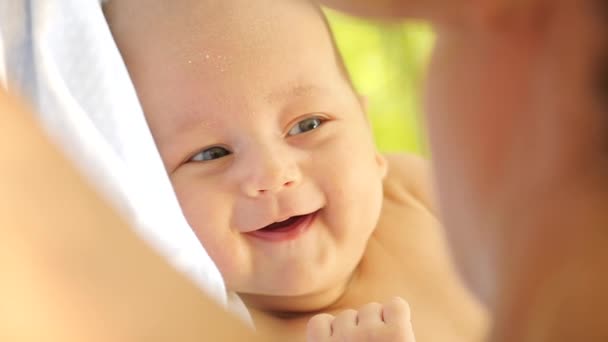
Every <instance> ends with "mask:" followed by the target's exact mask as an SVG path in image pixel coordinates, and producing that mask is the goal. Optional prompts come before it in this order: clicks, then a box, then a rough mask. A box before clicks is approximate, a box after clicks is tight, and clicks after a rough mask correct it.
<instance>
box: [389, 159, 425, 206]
mask: <svg viewBox="0 0 608 342" xmlns="http://www.w3.org/2000/svg"><path fill="white" fill-rule="evenodd" d="M384 157H385V158H386V161H387V164H388V172H387V175H386V178H385V180H384V192H385V197H387V198H388V199H389V200H390V199H392V200H396V201H404V200H405V201H407V202H409V201H411V200H414V201H416V202H419V204H421V205H422V206H424V208H425V209H427V210H428V211H429V212H431V213H432V214H435V204H434V203H435V200H434V191H433V182H432V175H431V168H430V163H429V161H428V160H426V159H424V158H423V157H420V156H418V155H414V154H409V153H394V154H387V155H385V156H384Z"/></svg>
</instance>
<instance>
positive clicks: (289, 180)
mask: <svg viewBox="0 0 608 342" xmlns="http://www.w3.org/2000/svg"><path fill="white" fill-rule="evenodd" d="M245 167H246V168H248V169H249V170H248V171H247V177H245V179H244V180H243V191H244V192H245V194H246V195H247V196H249V197H258V196H264V195H270V194H276V193H278V192H281V191H283V190H285V189H287V188H290V187H294V186H295V185H297V184H298V183H299V182H300V180H301V173H300V171H299V168H298V166H297V163H296V162H295V161H292V160H290V159H289V158H280V157H273V158H269V159H265V160H264V161H260V160H258V161H257V162H256V163H255V165H245Z"/></svg>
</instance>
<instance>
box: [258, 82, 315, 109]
mask: <svg viewBox="0 0 608 342" xmlns="http://www.w3.org/2000/svg"><path fill="white" fill-rule="evenodd" d="M323 92H324V90H323V89H321V88H320V87H318V86H316V85H313V84H292V85H289V86H287V87H284V88H282V89H281V90H277V91H274V92H271V93H270V94H268V95H266V96H265V97H264V99H265V100H266V102H268V103H270V104H274V103H276V102H286V101H287V100H288V99H292V98H301V97H310V96H312V95H315V94H319V93H323Z"/></svg>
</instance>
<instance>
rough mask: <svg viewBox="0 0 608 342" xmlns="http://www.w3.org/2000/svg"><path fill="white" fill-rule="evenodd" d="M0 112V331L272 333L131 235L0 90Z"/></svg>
mask: <svg viewBox="0 0 608 342" xmlns="http://www.w3.org/2000/svg"><path fill="white" fill-rule="evenodd" d="M0 113H1V115H0V130H1V131H2V134H0V155H2V158H0V189H2V196H0V235H1V236H2V238H1V239H0V269H2V272H1V273H0V282H1V283H2V286H1V287H0V302H2V305H1V306H0V339H1V340H3V341H42V340H44V341H168V340H179V341H207V340H212V341H260V342H262V341H272V340H273V339H272V335H265V334H264V332H263V331H260V332H259V334H255V333H254V332H253V331H251V330H250V329H248V328H247V327H246V326H245V325H244V324H243V323H242V322H240V321H239V320H238V319H236V318H235V317H233V316H232V315H231V314H229V313H227V312H226V311H224V310H223V309H221V308H220V307H219V305H217V304H216V303H215V302H214V301H213V300H211V299H210V298H209V297H207V296H206V295H205V294H203V293H201V292H200V290H199V289H198V288H196V286H194V285H193V284H192V283H191V282H190V281H188V280H187V279H185V277H184V276H182V275H181V274H178V272H176V271H175V270H174V269H173V268H171V267H170V266H169V265H168V264H167V263H166V262H165V261H164V260H163V259H162V258H161V257H160V256H159V255H157V254H156V253H154V252H153V251H152V250H151V248H149V247H148V246H147V245H145V244H144V243H143V241H141V240H140V239H139V238H138V237H136V236H135V234H134V232H133V230H131V229H130V228H129V227H128V225H127V224H126V222H125V221H124V220H123V219H122V218H121V217H120V216H119V215H118V214H117V212H116V211H115V210H114V209H113V208H111V207H110V206H109V205H108V204H107V203H105V201H103V200H102V199H101V197H100V196H99V195H98V194H97V193H96V192H95V191H94V190H93V189H92V187H91V186H90V185H89V184H87V182H86V181H85V180H84V179H83V178H82V177H81V176H80V175H79V173H78V172H77V171H76V169H75V168H74V167H73V166H72V165H71V164H70V163H69V162H68V161H67V159H65V158H64V156H63V155H62V154H61V152H60V151H59V150H58V149H57V148H56V146H55V145H54V144H53V143H51V142H50V141H49V139H48V138H47V137H46V136H45V135H44V134H43V132H42V130H41V129H40V127H39V126H38V124H37V123H36V121H35V119H34V117H33V115H31V113H30V112H29V111H28V110H27V109H25V108H24V106H22V105H20V104H19V102H18V101H16V100H15V99H12V98H11V97H10V96H8V95H7V94H6V93H5V92H4V91H3V90H1V89H0ZM41 165H44V168H41V167H40V166H41Z"/></svg>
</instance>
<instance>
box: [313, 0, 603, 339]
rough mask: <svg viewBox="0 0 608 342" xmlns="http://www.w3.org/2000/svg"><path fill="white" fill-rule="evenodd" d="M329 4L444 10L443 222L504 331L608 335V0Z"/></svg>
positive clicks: (437, 63)
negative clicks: (607, 320)
mask: <svg viewBox="0 0 608 342" xmlns="http://www.w3.org/2000/svg"><path fill="white" fill-rule="evenodd" d="M324 2H325V3H327V4H328V5H331V6H335V7H336V8H339V9H343V10H346V11H348V12H351V13H354V14H358V15H372V16H374V17H380V18H392V19H395V18H406V17H414V18H422V19H429V18H430V19H431V20H433V21H434V24H435V28H436V31H437V35H438V39H437V45H436V48H435V51H434V57H433V59H432V62H431V66H430V72H429V75H428V80H427V96H426V114H427V121H428V126H429V136H430V141H431V148H432V155H433V159H434V171H435V175H436V181H437V183H438V189H439V199H440V208H441V215H442V221H443V222H444V224H445V226H446V229H447V233H448V238H449V240H450V243H451V247H452V251H453V255H454V257H455V259H456V262H457V265H458V266H459V269H460V271H461V273H462V275H463V276H464V278H465V279H466V281H467V283H468V284H469V286H470V287H471V288H472V289H473V290H474V292H475V293H476V294H477V295H478V296H479V297H480V298H482V299H483V300H484V301H485V302H486V303H487V304H488V305H489V307H490V308H491V309H492V311H493V312H494V317H495V319H496V324H495V327H494V330H493V335H492V340H493V341H545V340H546V341H572V340H577V341H583V340H584V341H600V340H602V341H603V340H606V339H608V330H607V329H606V328H605V327H604V324H603V322H602V321H601V319H600V317H603V314H602V311H603V310H604V308H605V307H606V304H607V303H606V302H607V299H608V298H607V295H606V291H605V288H606V285H607V282H608V277H607V276H606V273H605V272H604V271H603V269H605V267H606V265H607V261H608V258H607V252H606V251H607V250H608V249H606V246H607V245H606V242H607V236H606V227H608V215H607V214H606V213H607V212H608V211H607V209H608V191H607V190H608V182H607V181H606V179H607V177H606V176H607V171H608V169H607V166H608V164H607V158H606V157H607V154H606V153H607V150H606V146H607V142H608V126H607V125H606V123H607V121H606V120H607V118H608V117H607V115H608V110H607V108H606V106H605V105H606V65H607V64H608V59H607V58H606V53H605V51H606V47H607V46H608V44H607V43H608V27H607V26H606V24H605V23H606V21H605V19H606V16H605V14H606V8H607V6H606V1H597V0H583V1H571V0H557V1H541V0H538V1H536V0H528V1H524V0H520V1H490V0H483V1H475V0H473V1H466V2H465V1H450V2H445V1H430V2H429V1H380V2H377V1H365V0H358V1H341V0H327V1H324Z"/></svg>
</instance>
